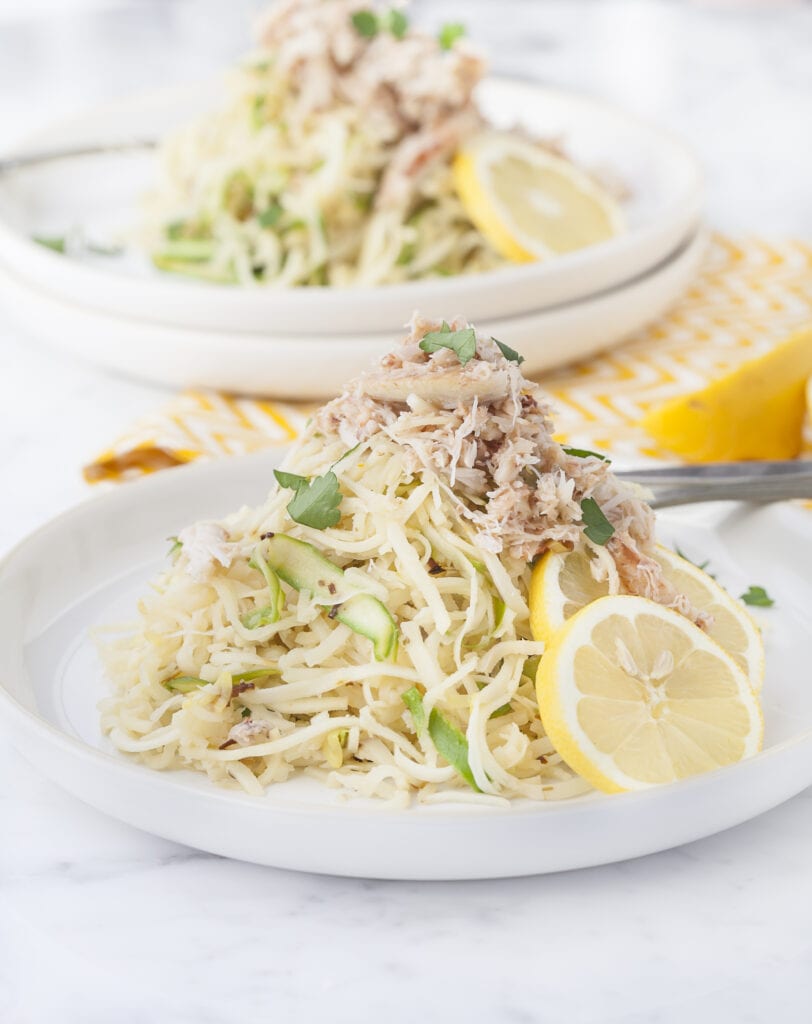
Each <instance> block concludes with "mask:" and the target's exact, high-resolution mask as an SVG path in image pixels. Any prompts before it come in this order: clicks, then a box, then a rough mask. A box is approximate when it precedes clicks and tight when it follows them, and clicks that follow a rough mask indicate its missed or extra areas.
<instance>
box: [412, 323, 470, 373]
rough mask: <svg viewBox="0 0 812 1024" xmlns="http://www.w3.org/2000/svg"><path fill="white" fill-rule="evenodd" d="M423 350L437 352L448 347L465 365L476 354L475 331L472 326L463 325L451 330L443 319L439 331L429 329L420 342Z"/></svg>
mask: <svg viewBox="0 0 812 1024" xmlns="http://www.w3.org/2000/svg"><path fill="white" fill-rule="evenodd" d="M420 348H421V349H422V350H423V351H424V352H429V353H431V352H439V350H440V349H441V348H450V349H451V351H452V352H456V354H457V358H458V359H459V361H460V362H461V363H462V365H463V366H465V365H466V364H467V363H470V362H471V360H472V359H473V358H474V356H475V355H476V333H475V332H474V329H473V327H465V328H463V330H461V331H452V330H451V328H450V327H449V326H448V324H447V323H446V322H445V320H443V326H442V327H441V328H440V330H439V331H429V333H428V334H426V335H425V337H424V338H423V340H422V341H421V342H420Z"/></svg>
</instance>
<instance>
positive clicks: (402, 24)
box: [381, 7, 409, 39]
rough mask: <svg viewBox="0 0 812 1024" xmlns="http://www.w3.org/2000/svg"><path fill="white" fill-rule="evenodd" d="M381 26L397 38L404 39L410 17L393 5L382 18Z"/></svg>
mask: <svg viewBox="0 0 812 1024" xmlns="http://www.w3.org/2000/svg"><path fill="white" fill-rule="evenodd" d="M381 27H382V28H384V29H386V31H387V32H391V33H392V35H393V36H394V37H395V39H402V38H403V37H404V36H405V35H406V32H407V30H408V28H409V19H408V18H407V17H406V15H405V14H404V13H403V11H400V10H398V9H397V8H396V7H393V8H392V10H391V11H387V12H386V14H384V15H383V17H382V18H381Z"/></svg>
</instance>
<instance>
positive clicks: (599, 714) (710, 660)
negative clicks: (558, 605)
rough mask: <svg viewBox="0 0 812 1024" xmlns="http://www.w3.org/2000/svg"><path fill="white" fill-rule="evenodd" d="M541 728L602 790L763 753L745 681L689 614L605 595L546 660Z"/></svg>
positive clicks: (673, 777) (757, 714)
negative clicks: (687, 617) (542, 725)
mask: <svg viewBox="0 0 812 1024" xmlns="http://www.w3.org/2000/svg"><path fill="white" fill-rule="evenodd" d="M536 692H537V695H538V702H539V710H540V712H541V719H542V722H543V724H544V728H545V730H546V731H547V734H548V736H549V737H550V740H551V741H552V743H553V745H554V746H555V748H556V750H557V751H558V752H559V753H560V754H561V756H562V757H563V758H564V760H565V761H566V762H567V764H568V765H569V766H570V767H571V768H572V769H573V770H574V771H576V772H577V773H578V774H579V775H581V776H582V777H583V778H584V779H586V780H587V781H588V782H589V783H591V784H592V785H593V786H595V787H596V789H600V790H602V791H603V792H605V793H618V792H623V791H624V790H632V789H644V788H647V787H649V786H655V785H658V784H660V783H664V782H675V781H677V780H679V779H685V778H688V777H689V776H691V775H697V774H699V773H700V772H706V771H710V770H712V769H714V768H721V767H723V766H724V765H730V764H734V763H735V762H737V761H740V760H742V758H745V757H749V756H750V755H752V754H755V753H756V752H757V751H758V750H760V749H761V743H762V737H763V719H762V715H761V708H760V706H759V702H758V698H757V697H756V695H755V694H754V692H753V690H752V689H751V687H750V683H749V682H748V679H747V677H746V676H745V674H744V673H743V672H742V671H741V669H740V668H739V667H738V666H737V665H736V663H735V662H734V661H733V659H732V658H731V657H729V655H727V654H726V653H725V652H724V651H723V650H722V649H721V647H719V645H718V644H717V643H716V642H715V641H714V640H712V639H711V638H710V637H709V636H707V634H705V633H704V632H703V631H702V630H701V629H699V627H698V626H695V625H694V624H693V623H691V622H689V621H688V620H687V619H686V618H684V617H683V616H682V615H679V614H678V613H677V612H674V611H671V610H670V609H668V608H663V607H662V606H661V605H658V604H655V603H654V602H653V601H647V600H646V599H645V598H642V597H628V596H619V597H602V598H599V599H598V600H597V601H593V602H592V603H591V604H588V605H587V606H586V607H585V608H582V609H581V611H579V612H577V613H576V614H575V615H573V617H572V618H571V619H570V620H569V621H568V622H567V624H566V626H564V628H563V629H562V630H561V632H560V633H559V634H558V636H557V637H556V639H555V641H554V642H553V644H552V645H551V646H550V648H549V649H548V650H547V651H546V653H545V654H544V656H543V657H542V659H541V663H540V664H539V670H538V675H537V678H536Z"/></svg>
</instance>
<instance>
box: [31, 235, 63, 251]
mask: <svg viewBox="0 0 812 1024" xmlns="http://www.w3.org/2000/svg"><path fill="white" fill-rule="evenodd" d="M32 241H34V242H36V243H37V245H42V246H44V247H45V248H46V249H50V250H51V251H52V252H59V253H64V252H65V246H66V244H67V239H66V238H65V236H64V235H63V236H62V237H61V238H57V237H54V238H44V237H43V236H41V235H32Z"/></svg>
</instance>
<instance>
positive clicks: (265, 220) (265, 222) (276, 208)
mask: <svg viewBox="0 0 812 1024" xmlns="http://www.w3.org/2000/svg"><path fill="white" fill-rule="evenodd" d="M284 212H285V211H284V210H283V209H282V207H281V206H280V205H279V203H271V205H270V206H269V207H268V209H267V210H263V211H262V213H261V214H260V215H259V217H257V220H258V221H259V226H260V227H263V228H272V227H273V226H274V224H276V223H277V222H278V220H279V218H280V217H281V216H282V214H283V213H284Z"/></svg>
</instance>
